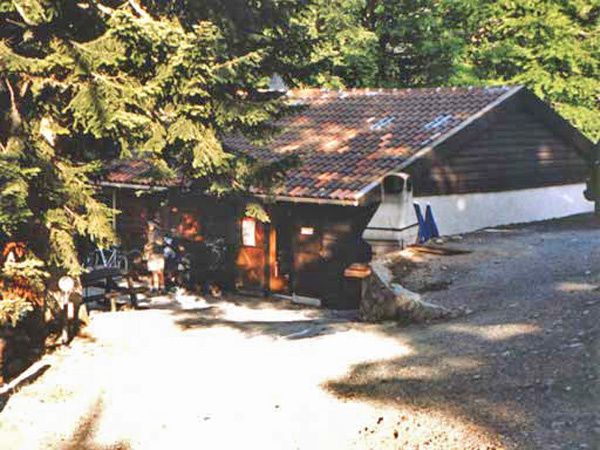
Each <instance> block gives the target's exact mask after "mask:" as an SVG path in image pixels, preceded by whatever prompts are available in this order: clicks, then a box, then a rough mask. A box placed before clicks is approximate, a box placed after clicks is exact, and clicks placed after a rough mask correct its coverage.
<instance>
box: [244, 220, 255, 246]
mask: <svg viewBox="0 0 600 450" xmlns="http://www.w3.org/2000/svg"><path fill="white" fill-rule="evenodd" d="M242 245H244V246H245V247H256V221H255V220H254V219H251V218H249V217H246V218H245V219H244V220H242Z"/></svg>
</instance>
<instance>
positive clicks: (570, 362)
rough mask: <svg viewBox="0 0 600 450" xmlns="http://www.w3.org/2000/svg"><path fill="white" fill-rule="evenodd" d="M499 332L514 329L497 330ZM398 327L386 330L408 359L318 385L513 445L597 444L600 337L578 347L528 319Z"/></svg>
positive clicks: (355, 369)
mask: <svg viewBox="0 0 600 450" xmlns="http://www.w3.org/2000/svg"><path fill="white" fill-rule="evenodd" d="M573 319H574V318H573ZM500 326H508V327H512V330H513V332H508V333H506V334H505V335H501V334H500V335H498V334H494V330H499V328H496V327H500ZM404 330H405V331H406V333H404V332H403V333H402V334H401V335H400V334H397V331H396V332H394V331H393V330H389V329H387V331H384V333H386V334H388V335H392V336H394V335H395V336H397V337H400V336H401V337H402V340H403V343H404V344H405V345H408V346H409V347H410V348H412V349H413V352H412V353H411V354H408V355H406V356H404V357H398V358H393V359H387V360H380V361H370V362H364V363H360V364H357V365H354V366H352V367H351V368H350V370H349V372H348V373H347V374H346V375H345V376H344V377H342V378H340V379H335V380H330V381H328V382H327V383H325V384H324V386H323V387H324V389H326V390H327V391H328V392H331V393H332V394H333V395H335V396H337V397H339V398H342V399H345V400H347V399H351V400H361V401H369V402H375V403H380V404H382V405H385V406H392V407H397V408H398V409H399V410H407V409H408V410H411V411H424V412H427V411H431V412H436V413H440V414H442V415H443V416H445V417H448V418H452V419H458V420H460V421H462V422H464V423H471V424H474V425H477V426H479V427H482V428H483V429H485V430H487V431H489V432H491V433H492V434H494V435H496V436H498V435H501V436H504V439H501V440H502V441H504V444H505V445H507V446H509V447H511V448H561V449H562V448H597V447H596V445H598V436H597V434H594V428H596V429H597V427H598V423H600V422H597V421H598V420H599V419H600V417H598V404H600V402H599V401H600V392H599V390H598V388H597V380H598V378H597V375H598V373H597V372H598V370H597V367H596V365H595V364H597V362H598V358H597V343H598V339H597V337H598V334H597V333H595V334H592V335H589V336H587V337H583V338H582V337H581V336H580V337H579V341H577V342H578V343H577V344H575V343H570V342H573V341H571V339H573V336H568V335H563V336H560V335H559V336H557V335H554V336H553V335H552V334H549V333H547V332H544V330H543V329H542V328H535V327H532V324H531V323H530V322H521V323H512V324H511V323H491V324H485V325H481V324H472V323H468V322H462V323H458V322H456V323H449V324H440V325H435V326H431V327H416V326H415V327H408V328H405V329H404ZM574 337H577V336H574ZM594 343H595V344H594ZM594 349H595V350H594ZM594 353H596V356H595V357H594V356H593V355H594ZM594 361H596V362H595V363H594ZM594 386H595V387H594ZM585 445H587V446H588V447H584V446H585ZM464 448H471V447H469V446H468V445H467V443H465V447H464ZM477 448H478V447H477Z"/></svg>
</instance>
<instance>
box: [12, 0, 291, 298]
mask: <svg viewBox="0 0 600 450" xmlns="http://www.w3.org/2000/svg"><path fill="white" fill-rule="evenodd" d="M107 3H109V2H107ZM110 5H112V6H111V7H109V6H107V5H106V4H103V3H101V2H98V1H95V0H89V1H80V2H65V1H49V0H20V1H7V0H0V77H1V86H2V87H1V88H0V104H1V105H2V107H3V109H2V110H4V111H6V114H5V115H4V117H2V118H1V120H0V145H1V147H0V192H1V193H2V196H1V197H0V219H1V220H0V238H1V239H2V240H3V241H4V242H6V241H18V242H25V243H26V246H27V249H28V251H29V252H30V253H29V258H27V261H28V262H27V263H25V265H26V266H27V267H28V268H29V269H32V268H35V270H39V271H40V274H38V275H39V276H38V277H37V278H36V280H39V277H42V278H43V275H42V273H45V272H48V273H49V274H50V280H55V279H56V277H57V276H60V275H62V274H70V275H72V276H78V275H79V274H80V273H81V266H80V264H79V255H78V254H77V246H76V242H77V239H78V238H79V237H85V238H87V239H90V240H92V241H93V242H95V243H96V244H97V245H99V246H107V245H109V244H111V243H112V242H114V240H115V236H114V234H113V231H112V229H111V217H112V215H113V211H112V210H111V209H110V208H109V207H107V206H106V205H104V204H103V203H102V202H100V201H99V200H98V199H97V198H96V189H95V187H94V184H93V183H92V182H91V180H93V179H94V177H96V176H98V174H99V173H100V172H101V169H102V166H103V162H104V161H105V160H107V159H112V158H115V157H125V156H136V157H143V158H145V159H147V160H148V161H151V162H152V163H153V166H154V167H155V172H156V176H157V177H161V176H164V177H170V176H173V175H174V174H175V173H179V174H182V175H183V176H184V177H186V178H187V179H188V180H190V182H193V183H196V184H197V185H198V186H200V187H201V188H203V189H205V190H206V191H207V192H213V193H224V192H232V191H236V190H238V191H242V190H244V189H246V188H247V187H248V186H249V185H250V184H256V183H268V182H270V180H272V179H273V178H276V176H275V175H277V174H280V173H281V171H282V170H283V168H284V167H285V162H284V163H280V164H277V165H274V166H262V165H259V164H258V163H257V162H254V161H250V160H247V159H244V158H241V157H235V156H234V155H232V154H230V153H228V152H227V151H226V150H225V149H224V148H223V146H222V145H221V137H222V136H223V135H224V134H226V133H231V132H234V131H235V132H241V133H243V134H245V135H247V136H249V137H250V138H252V139H253V140H261V139H266V138H268V137H269V136H270V135H272V134H273V133H275V132H276V131H277V130H276V129H275V128H274V127H273V126H272V125H271V123H272V120H273V119H274V118H277V117H279V116H280V115H281V114H284V113H285V112H286V111H287V109H286V107H285V105H284V104H283V103H282V102H281V101H280V100H279V99H278V98H276V97H275V96H274V95H273V94H272V93H269V92H265V90H264V89H262V88H264V87H265V86H266V85H267V82H268V77H267V74H268V72H269V71H270V70H272V69H273V64H272V63H273V60H272V58H273V55H272V54H267V53H265V52H264V51H262V50H261V49H260V48H257V47H255V48H252V49H250V50H249V51H247V52H242V51H240V49H239V48H238V49H233V50H232V49H231V47H230V43H229V41H230V39H226V38H225V37H224V35H223V33H221V32H220V30H219V29H218V27H217V26H215V24H213V23H211V22H209V21H197V20H193V18H190V17H189V16H188V15H187V14H186V15H184V13H186V10H185V9H184V10H180V11H175V12H173V11H170V12H169V11H164V10H161V9H157V8H154V4H153V3H149V4H148V5H149V8H146V7H145V6H144V5H142V4H140V3H139V2H137V1H134V0H129V1H123V2H119V3H116V4H115V2H110ZM177 13H179V16H178V15H177ZM277 68H278V69H281V68H282V66H281V65H280V66H277ZM29 269H28V270H29ZM25 270H26V269H25V266H23V267H21V268H19V266H12V267H11V268H7V267H6V265H5V269H4V279H5V280H9V279H15V276H17V277H18V276H19V274H21V275H24V274H25ZM9 272H10V273H9ZM36 283H37V281H36ZM49 283H50V284H49V287H50V289H53V288H55V287H54V286H53V284H52V281H50V282H49ZM4 286H5V288H4V289H2V290H0V295H1V296H2V300H3V301H4V300H7V299H8V297H10V295H11V294H10V293H11V292H12V293H13V294H14V290H11V289H8V281H6V282H5V283H4ZM0 303H2V302H0ZM4 304H7V303H4Z"/></svg>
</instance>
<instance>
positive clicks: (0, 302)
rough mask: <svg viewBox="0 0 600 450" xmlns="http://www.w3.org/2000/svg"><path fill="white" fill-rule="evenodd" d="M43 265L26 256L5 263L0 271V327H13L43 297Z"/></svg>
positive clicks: (28, 255) (45, 275) (44, 277)
mask: <svg viewBox="0 0 600 450" xmlns="http://www.w3.org/2000/svg"><path fill="white" fill-rule="evenodd" d="M43 268H44V263H42V261H40V260H39V259H37V258H36V257H35V256H33V255H32V254H31V253H29V254H27V255H26V256H25V257H24V258H22V259H21V260H19V261H6V262H5V263H4V264H3V266H2V270H0V326H2V325H4V324H8V323H10V324H11V325H12V326H13V327H14V326H16V325H17V323H18V322H19V320H21V319H22V318H23V317H25V316H26V315H27V313H28V312H30V311H32V310H33V309H34V304H35V302H36V301H37V300H39V299H40V298H42V296H43V295H44V281H45V279H46V278H47V277H48V274H47V273H46V272H45V271H44V270H43Z"/></svg>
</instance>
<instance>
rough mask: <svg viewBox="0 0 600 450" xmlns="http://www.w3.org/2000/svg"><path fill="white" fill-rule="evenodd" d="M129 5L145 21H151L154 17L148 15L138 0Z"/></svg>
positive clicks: (131, 1) (130, 1)
mask: <svg viewBox="0 0 600 450" xmlns="http://www.w3.org/2000/svg"><path fill="white" fill-rule="evenodd" d="M129 5H130V6H131V7H132V8H133V10H134V11H135V12H136V13H137V15H138V16H140V18H142V19H144V20H151V19H152V17H151V16H150V14H148V13H147V12H146V11H144V9H143V8H142V6H141V5H140V4H139V3H138V2H137V0H129Z"/></svg>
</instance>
